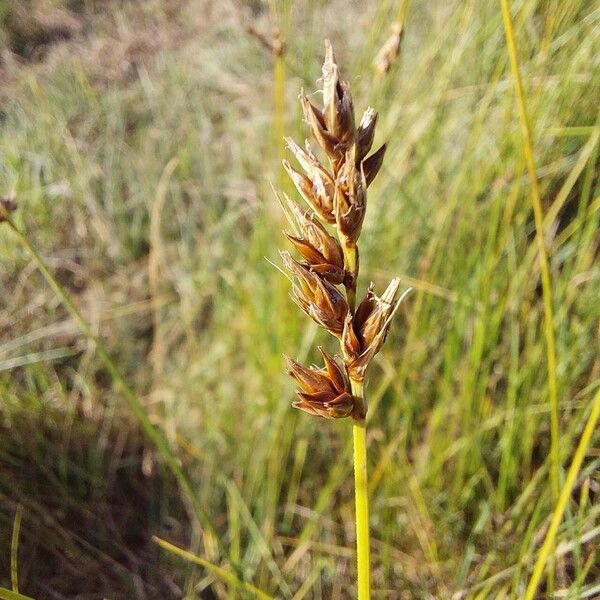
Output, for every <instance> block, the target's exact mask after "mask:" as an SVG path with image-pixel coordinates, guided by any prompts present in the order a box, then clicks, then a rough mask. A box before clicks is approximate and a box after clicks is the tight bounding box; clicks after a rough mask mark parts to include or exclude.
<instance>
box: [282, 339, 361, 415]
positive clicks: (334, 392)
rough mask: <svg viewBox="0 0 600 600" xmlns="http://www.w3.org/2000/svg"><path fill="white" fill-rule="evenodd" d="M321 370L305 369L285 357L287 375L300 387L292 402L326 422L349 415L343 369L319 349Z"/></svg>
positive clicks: (350, 398) (351, 401) (350, 399)
mask: <svg viewBox="0 0 600 600" xmlns="http://www.w3.org/2000/svg"><path fill="white" fill-rule="evenodd" d="M319 352H320V353H321V356H322V357H323V361H324V362H325V368H323V369H320V368H318V367H315V366H312V367H305V366H303V365H301V364H300V363H298V362H296V361H295V360H292V359H291V358H289V357H287V356H286V366H287V372H288V373H289V375H291V376H292V377H293V378H294V379H295V380H296V381H297V382H298V385H299V386H300V390H298V391H297V392H296V393H297V394H298V397H299V398H300V400H297V401H296V402H294V404H293V406H294V408H299V409H300V410H303V411H305V412H307V413H309V414H312V415H316V416H320V417H325V418H326V419H341V418H343V417H348V416H350V415H351V414H352V411H353V409H354V398H353V396H352V394H351V393H350V382H349V381H348V376H347V374H346V370H345V367H344V366H343V365H340V364H339V363H338V361H336V360H335V359H334V358H332V357H331V356H330V355H329V354H327V352H325V350H323V348H321V347H320V346H319Z"/></svg>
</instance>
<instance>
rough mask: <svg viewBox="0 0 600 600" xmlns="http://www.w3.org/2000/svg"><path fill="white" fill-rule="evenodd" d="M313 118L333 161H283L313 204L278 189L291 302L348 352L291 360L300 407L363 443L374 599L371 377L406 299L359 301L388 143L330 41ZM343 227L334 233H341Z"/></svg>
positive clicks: (359, 463)
mask: <svg viewBox="0 0 600 600" xmlns="http://www.w3.org/2000/svg"><path fill="white" fill-rule="evenodd" d="M300 99H301V103H302V109H303V112H304V118H305V121H306V123H307V124H308V126H309V128H310V130H311V132H312V134H313V137H314V138H315V140H316V142H317V144H318V146H319V147H320V149H321V151H322V155H324V156H325V157H326V161H325V162H326V163H327V166H325V164H324V163H323V162H322V161H321V159H320V158H319V157H318V156H317V154H315V152H313V150H312V148H311V146H310V145H309V143H308V142H307V143H306V145H305V147H304V148H302V147H300V146H299V145H297V144H296V143H295V142H294V141H293V140H291V139H287V140H286V141H287V145H288V148H289V150H290V151H291V153H292V154H293V155H294V157H295V159H296V161H297V163H298V165H299V166H300V167H301V170H297V169H296V168H294V167H293V166H292V165H291V164H290V163H289V162H288V161H284V162H283V164H284V167H285V169H286V171H287V172H288V174H289V175H290V177H291V179H292V181H293V183H294V185H295V187H296V188H297V190H298V192H299V193H300V195H301V196H302V198H303V199H304V200H305V201H306V203H307V204H308V208H301V207H300V206H299V205H298V204H297V203H296V202H295V201H293V200H292V199H290V198H289V197H288V196H287V195H286V194H284V193H278V192H276V196H277V199H278V201H279V203H280V204H281V206H282V208H283V210H284V212H285V213H286V215H287V217H288V220H289V222H290V224H291V226H292V229H293V232H288V231H286V232H284V234H285V236H286V237H287V238H288V240H289V241H290V242H291V243H292V245H293V246H294V248H295V249H296V251H297V252H298V254H299V255H300V260H296V259H295V258H293V257H292V256H291V254H290V253H289V252H281V257H282V260H283V263H284V265H285V267H286V268H287V270H288V271H289V272H290V274H291V277H290V279H291V281H292V293H291V295H292V299H293V300H294V302H295V303H296V304H297V305H298V306H299V307H300V308H301V309H302V310H303V311H304V312H305V313H306V314H307V315H308V316H309V317H311V318H312V319H313V320H314V321H316V323H317V324H318V325H320V326H321V327H322V328H323V329H326V330H327V331H328V332H329V333H331V334H332V335H333V336H335V337H336V338H337V340H338V341H339V344H340V354H339V355H335V356H331V355H330V354H328V353H327V352H326V351H325V350H324V349H323V348H322V347H319V348H318V350H319V352H320V354H321V356H322V359H323V363H324V366H323V367H319V366H314V365H313V366H304V365H302V364H300V363H298V362H296V361H295V360H293V359H291V358H288V357H286V361H287V371H288V373H289V374H290V375H291V376H292V377H293V378H294V379H295V380H296V382H297V384H298V386H299V388H300V389H299V390H298V391H297V392H296V393H297V395H298V400H296V402H294V404H293V406H294V407H295V408H298V409H300V410H303V411H305V412H307V413H309V414H311V415H315V416H318V417H324V418H326V419H343V418H347V419H351V421H352V429H353V442H354V483H355V501H356V551H357V571H358V598H359V600H365V599H368V598H370V550H369V502H368V480H367V442H366V428H365V423H366V421H365V418H366V414H367V400H366V395H365V386H364V382H365V373H366V371H367V367H368V366H369V364H370V362H371V360H372V359H373V357H374V356H375V355H376V354H377V352H379V350H380V349H381V346H382V345H383V343H384V341H385V338H386V335H387V332H388V330H389V327H390V323H391V321H392V318H393V316H394V314H395V313H396V311H397V310H398V307H399V305H400V302H401V300H402V298H403V296H399V289H400V280H399V279H397V278H396V279H393V280H392V281H391V283H390V284H389V286H388V288H387V289H386V291H385V292H384V293H383V295H382V296H381V297H379V296H377V295H376V294H375V292H374V289H373V285H372V284H371V286H370V287H369V289H368V290H367V292H366V294H365V296H364V298H362V300H361V301H360V302H359V303H358V306H357V305H356V297H357V280H358V271H359V251H358V239H359V237H360V233H361V229H362V224H363V221H364V217H365V211H366V208H367V188H368V187H369V185H370V184H371V182H372V181H373V179H374V178H375V176H376V175H377V173H378V171H379V169H380V168H381V165H382V162H383V157H384V154H385V149H386V146H385V144H384V145H382V146H381V147H380V148H379V149H378V150H376V151H375V152H373V153H370V152H371V148H372V145H373V140H374V136H375V126H376V124H377V113H376V112H375V111H374V110H373V109H372V108H367V110H366V111H365V112H364V114H363V116H362V118H361V120H360V122H359V123H358V124H357V123H356V122H355V118H354V108H353V103H352V96H351V94H350V88H349V85H348V83H347V82H346V81H344V80H343V79H341V78H340V74H339V68H338V65H337V63H336V61H335V57H334V54H333V50H332V47H331V44H330V43H329V42H326V43H325V61H324V63H323V109H322V110H321V109H320V108H317V107H316V106H314V105H313V104H312V103H311V102H310V100H309V99H308V97H307V96H306V95H304V94H301V96H300ZM332 230H335V235H332V233H333V231H332Z"/></svg>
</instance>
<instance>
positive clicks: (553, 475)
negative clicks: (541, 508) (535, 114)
mask: <svg viewBox="0 0 600 600" xmlns="http://www.w3.org/2000/svg"><path fill="white" fill-rule="evenodd" d="M500 4H501V6H502V18H503V20H504V32H505V34H506V46H507V49H508V55H509V58H510V65H511V70H512V73H513V78H514V82H515V92H516V96H517V106H518V108H519V120H520V122H521V132H522V136H523V153H524V155H525V162H526V164H527V171H528V174H529V179H530V182H531V203H532V205H533V216H534V220H535V230H536V236H535V237H536V241H537V246H538V258H539V263H540V274H541V279H542V297H543V304H544V336H545V338H546V362H547V368H548V396H549V398H548V403H549V405H550V489H551V492H552V499H553V500H554V501H556V500H557V499H558V496H559V491H560V452H559V442H560V440H559V437H560V430H559V423H558V389H557V382H556V343H555V339H554V316H553V309H552V285H551V281H550V268H549V266H548V256H547V253H546V246H545V241H544V215H543V211H542V202H541V200H540V191H539V187H538V180H537V173H536V168H535V161H534V158H533V142H532V135H531V124H530V122H529V115H528V113H527V103H526V101H525V92H524V90H523V83H522V81H521V72H520V69H519V60H518V57H517V45H516V42H515V35H514V30H513V24H512V18H511V16H510V6H509V4H508V0H500ZM547 588H548V595H549V597H552V595H553V591H554V559H553V558H552V560H551V561H550V567H549V569H548V584H547Z"/></svg>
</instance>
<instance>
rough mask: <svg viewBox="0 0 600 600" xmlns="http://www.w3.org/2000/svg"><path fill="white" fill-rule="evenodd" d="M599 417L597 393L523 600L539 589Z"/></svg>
mask: <svg viewBox="0 0 600 600" xmlns="http://www.w3.org/2000/svg"><path fill="white" fill-rule="evenodd" d="M599 416H600V391H598V392H596V395H595V396H594V399H593V400H592V410H591V412H590V416H589V417H588V420H587V422H586V424H585V427H584V429H583V432H582V434H581V438H580V439H579V443H578V444H577V448H576V449H575V454H574V455H573V460H572V462H571V466H570V467H569V470H568V471H567V476H566V478H565V483H564V485H563V487H562V489H561V491H560V496H559V498H558V501H557V503H556V507H555V508H554V512H553V513H552V519H551V521H550V526H549V527H548V531H547V532H546V538H545V539H544V543H543V544H542V547H541V548H540V551H539V554H538V557H537V560H536V562H535V565H534V567H533V573H532V574H531V579H530V580H529V583H528V585H527V589H526V591H525V596H524V597H523V600H533V598H534V596H535V593H536V590H537V587H538V585H539V582H540V578H541V577H542V573H543V571H544V566H545V564H546V560H547V558H548V555H549V554H550V552H551V550H552V548H553V547H554V541H555V539H556V533H557V531H558V526H559V525H560V522H561V520H562V517H563V515H564V513H565V510H566V508H567V504H568V502H569V498H570V497H571V492H572V491H573V487H574V486H575V481H576V479H577V475H578V474H579V470H580V469H581V464H582V463H583V459H584V457H585V453H586V451H587V449H588V446H589V444H590V442H591V439H592V434H593V433H594V430H595V428H596V423H597V422H598V417H599Z"/></svg>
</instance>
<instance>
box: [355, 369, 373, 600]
mask: <svg viewBox="0 0 600 600" xmlns="http://www.w3.org/2000/svg"><path fill="white" fill-rule="evenodd" d="M352 393H353V395H354V396H355V397H356V398H357V399H359V401H360V403H362V404H363V406H364V390H363V384H362V381H352ZM365 424H366V421H365V418H364V416H363V417H362V418H360V419H354V420H353V422H352V434H353V439H354V496H355V502H356V567H357V574H358V584H357V585H358V600H370V598H371V558H370V555H371V551H370V546H369V493H368V477H367V430H366V426H365Z"/></svg>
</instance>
